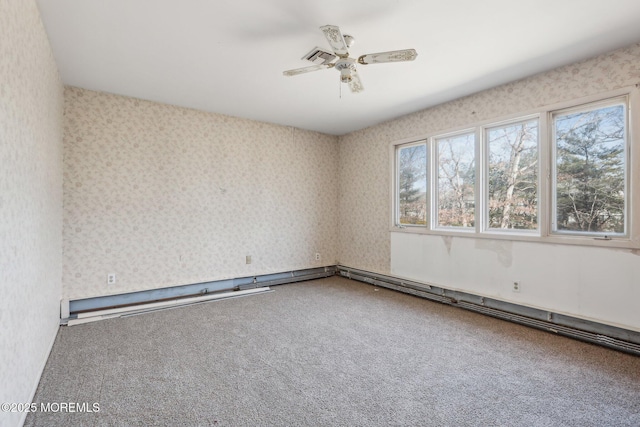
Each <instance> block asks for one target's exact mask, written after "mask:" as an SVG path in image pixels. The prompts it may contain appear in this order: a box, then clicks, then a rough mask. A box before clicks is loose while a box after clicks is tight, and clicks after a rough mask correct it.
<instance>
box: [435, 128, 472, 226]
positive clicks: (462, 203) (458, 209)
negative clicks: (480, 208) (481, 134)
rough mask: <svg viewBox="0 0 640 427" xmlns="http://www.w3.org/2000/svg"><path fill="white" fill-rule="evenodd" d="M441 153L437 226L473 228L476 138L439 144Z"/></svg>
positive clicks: (456, 138) (455, 138)
mask: <svg viewBox="0 0 640 427" xmlns="http://www.w3.org/2000/svg"><path fill="white" fill-rule="evenodd" d="M436 144H437V145H436V146H437V150H438V188H437V193H438V195H437V201H438V225H439V226H442V227H467V228H471V227H474V223H475V221H474V220H475V182H476V166H475V134H473V133H469V134H464V135H456V136H452V137H447V138H440V139H437V140H436Z"/></svg>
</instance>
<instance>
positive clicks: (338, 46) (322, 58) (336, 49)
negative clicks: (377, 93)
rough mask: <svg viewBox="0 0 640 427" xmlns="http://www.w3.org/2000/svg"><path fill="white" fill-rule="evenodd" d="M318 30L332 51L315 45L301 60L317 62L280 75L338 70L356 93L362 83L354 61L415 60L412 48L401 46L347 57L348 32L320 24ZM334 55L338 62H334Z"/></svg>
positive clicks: (372, 62) (365, 62)
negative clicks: (387, 50) (397, 48)
mask: <svg viewBox="0 0 640 427" xmlns="http://www.w3.org/2000/svg"><path fill="white" fill-rule="evenodd" d="M320 29H321V30H322V32H323V33H324V36H325V37H326V38H327V41H328V42H329V45H330V46H331V49H332V50H333V53H331V52H328V51H326V50H324V49H322V48H319V47H316V48H315V49H312V50H311V52H309V53H308V54H306V55H305V56H303V57H302V59H306V60H308V61H311V62H313V63H314V64H316V65H312V66H310V67H303V68H296V69H293V70H287V71H284V72H283V73H282V74H284V75H285V76H297V75H298V74H304V73H308V72H310V71H317V70H323V69H326V68H335V69H336V70H338V71H340V81H341V82H342V83H347V84H348V85H349V89H351V92H354V93H358V92H362V91H363V90H364V86H362V82H361V81H360V76H359V75H358V71H357V70H356V64H361V65H367V64H379V63H382V62H399V61H413V60H414V59H416V56H418V53H417V52H416V51H415V49H404V50H392V51H390V52H379V53H369V54H366V55H362V56H360V57H358V59H353V58H349V48H350V47H351V46H352V45H353V42H354V41H355V39H354V38H353V37H352V36H350V35H347V34H345V35H344V36H343V35H342V32H341V31H340V28H339V27H338V26H336V25H325V26H322V27H320ZM336 58H337V61H335V62H334V60H335V59H336Z"/></svg>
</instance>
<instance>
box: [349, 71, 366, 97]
mask: <svg viewBox="0 0 640 427" xmlns="http://www.w3.org/2000/svg"><path fill="white" fill-rule="evenodd" d="M349 89H351V92H353V93H359V92H362V91H363V90H364V86H362V82H361V81H360V75H359V74H358V72H357V71H352V72H351V80H350V81H349Z"/></svg>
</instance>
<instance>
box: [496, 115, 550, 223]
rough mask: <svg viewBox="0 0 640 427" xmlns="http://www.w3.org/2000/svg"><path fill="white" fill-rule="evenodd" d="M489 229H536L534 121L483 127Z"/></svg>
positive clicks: (535, 130) (536, 132)
mask: <svg viewBox="0 0 640 427" xmlns="http://www.w3.org/2000/svg"><path fill="white" fill-rule="evenodd" d="M487 144H488V153H489V164H488V179H489V186H488V190H489V206H488V208H489V215H488V220H489V224H488V226H489V228H494V229H517V230H535V229H537V228H538V120H531V121H528V122H524V123H517V124H510V125H507V126H501V127H496V128H492V129H487Z"/></svg>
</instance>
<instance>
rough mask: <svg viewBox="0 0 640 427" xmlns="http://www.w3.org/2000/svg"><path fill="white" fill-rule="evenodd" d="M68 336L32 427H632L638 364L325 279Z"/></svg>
mask: <svg viewBox="0 0 640 427" xmlns="http://www.w3.org/2000/svg"><path fill="white" fill-rule="evenodd" d="M273 289H274V291H273V292H269V293H266V294H260V295H254V296H248V297H243V298H236V299H230V300H223V301H218V302H212V303H207V304H200V305H196V306H191V307H186V308H177V309H172V310H165V311H160V312H155V313H150V314H144V315H138V316H132V317H128V318H122V319H112V320H105V321H100V322H96V323H91V324H86V325H79V326H73V327H62V328H61V329H60V331H59V333H58V337H57V339H56V342H55V345H54V347H53V350H52V353H51V357H50V359H49V361H48V363H47V366H46V368H45V371H44V374H43V376H42V379H41V381H40V385H39V387H38V391H37V393H36V396H35V398H34V402H35V403H37V404H38V405H39V404H40V403H52V402H53V403H61V402H77V403H88V404H89V406H91V405H93V403H94V402H95V403H98V404H99V412H93V413H62V412H57V413H56V412H48V413H42V412H37V413H31V414H29V416H28V417H27V421H26V424H25V425H26V426H82V425H86V426H105V425H113V426H125V425H126V426H149V425H162V426H180V425H186V426H191V425H193V426H527V427H529V426H554V427H556V426H598V427H600V426H639V425H640V358H638V357H635V356H632V355H628V354H624V353H619V352H616V351H614V350H609V349H606V348H602V347H598V346H595V345H591V344H586V343H582V342H579V341H574V340H571V339H568V338H563V337H559V336H555V335H553V334H550V333H546V332H542V331H537V330H534V329H530V328H527V327H523V326H519V325H515V324H511V323H508V322H504V321H501V320H497V319H493V318H490V317H485V316H482V315H479V314H475V313H471V312H467V311H465V310H461V309H458V308H453V307H449V306H446V305H442V304H438V303H434V302H430V301H426V300H423V299H420V298H417V297H413V296H409V295H405V294H401V293H397V292H394V291H390V290H386V289H379V288H375V287H373V286H371V285H367V284H362V283H359V282H355V281H350V280H347V279H344V278H340V277H332V278H328V279H322V280H317V281H310V282H304V283H298V284H291V285H284V286H279V287H275V288H273Z"/></svg>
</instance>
